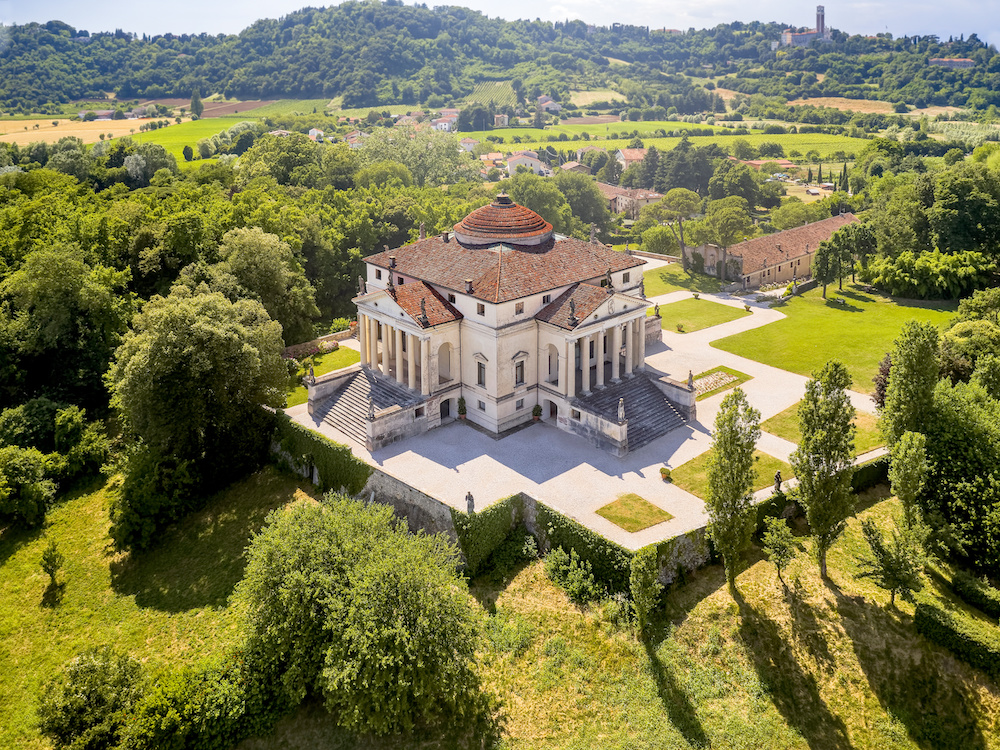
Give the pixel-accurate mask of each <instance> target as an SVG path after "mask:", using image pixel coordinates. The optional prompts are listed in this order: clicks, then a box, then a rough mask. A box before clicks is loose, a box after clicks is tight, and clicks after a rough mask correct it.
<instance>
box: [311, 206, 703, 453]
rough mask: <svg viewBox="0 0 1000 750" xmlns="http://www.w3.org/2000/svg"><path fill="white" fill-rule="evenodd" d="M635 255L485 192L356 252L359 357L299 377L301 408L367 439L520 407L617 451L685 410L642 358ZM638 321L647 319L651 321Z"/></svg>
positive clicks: (496, 424)
mask: <svg viewBox="0 0 1000 750" xmlns="http://www.w3.org/2000/svg"><path fill="white" fill-rule="evenodd" d="M644 264H645V261H644V260H642V259H640V258H637V257H635V256H632V255H629V254H627V253H618V252H614V251H613V250H612V249H611V248H610V247H607V246H605V245H602V244H599V243H597V242H594V241H590V242H587V241H583V240H578V239H574V238H572V237H566V236H563V235H560V234H557V233H555V232H554V231H553V229H552V225H551V224H549V223H548V222H546V221H545V220H544V219H542V217H541V216H539V215H538V214H536V213H535V212H533V211H530V210H528V209H527V208H524V207H522V206H519V205H517V204H515V203H514V202H513V201H511V199H510V198H509V197H507V196H506V195H504V194H500V195H498V196H497V198H496V199H495V200H494V201H493V202H492V203H491V204H490V205H488V206H484V207H482V208H480V209H477V210H475V211H473V212H472V213H470V214H469V215H468V216H466V217H465V218H464V219H463V220H462V221H461V222H459V223H458V224H456V225H455V227H454V230H453V231H451V232H445V233H443V234H441V235H438V236H433V237H425V236H421V238H420V239H419V240H417V241H416V242H413V243H411V244H409V245H405V246H403V247H399V248H396V249H394V250H389V249H386V250H385V251H384V252H381V253H377V254H375V255H371V256H369V257H367V258H366V259H365V266H366V274H365V277H364V278H361V279H359V283H360V290H359V294H358V296H356V297H355V298H354V300H353V301H354V303H355V305H357V308H358V334H359V339H360V345H361V347H360V349H361V362H360V364H359V365H355V366H353V367H352V368H348V369H347V370H341V371H337V372H334V373H329V374H328V375H324V376H320V377H318V378H314V379H313V380H312V381H311V382H309V384H308V386H309V413H310V414H311V415H312V416H313V419H314V420H317V421H319V420H323V421H326V422H328V423H329V424H331V425H333V426H334V427H335V428H336V429H338V430H339V431H340V432H342V433H343V434H345V435H347V436H348V437H350V438H351V439H353V440H355V441H357V442H359V443H362V444H364V445H365V446H366V447H367V448H368V449H369V450H377V449H379V448H381V447H384V446H386V445H389V444H391V443H394V442H396V441H397V440H400V439H403V438H406V437H410V436H413V435H417V434H420V433H423V432H426V431H427V430H430V429H432V428H434V427H437V426H438V425H440V424H442V423H445V422H449V421H452V420H454V419H455V417H456V415H457V414H458V413H459V407H460V405H464V406H466V407H467V412H468V413H467V415H464V414H463V415H462V416H467V419H468V421H470V422H473V423H474V424H475V425H477V426H478V427H479V428H481V429H483V430H486V431H487V432H489V433H491V434H494V435H502V434H503V433H505V432H507V431H508V430H511V429H513V428H515V427H517V426H519V425H522V424H524V423H525V422H530V421H531V420H532V418H533V416H534V415H533V412H534V413H535V414H536V415H537V414H538V413H539V412H540V416H541V418H542V419H545V420H551V422H552V423H553V424H555V425H556V426H558V427H559V428H560V429H563V430H566V431H568V432H572V433H575V434H578V435H581V436H584V437H586V438H587V439H589V440H590V441H591V442H592V443H593V444H594V445H596V446H599V447H601V448H603V449H605V450H608V451H610V452H611V453H613V454H615V455H619V456H621V455H624V454H625V453H626V452H628V451H629V450H634V449H636V448H638V447H640V446H641V445H644V444H646V443H648V442H650V441H652V440H654V439H656V438H657V437H659V436H661V435H663V434H665V433H666V432H668V431H669V430H671V429H674V428H675V427H679V426H681V425H682V424H683V423H684V421H685V419H689V418H691V417H692V416H693V414H694V405H695V401H694V396H695V392H694V389H693V388H692V387H689V386H688V384H686V383H675V382H673V381H670V380H668V379H666V378H658V377H652V376H651V375H650V374H649V373H647V372H646V371H645V370H646V368H645V351H646V342H647V335H648V334H647V331H649V332H650V333H651V334H653V335H654V336H655V337H656V338H657V339H658V337H659V333H660V328H659V320H658V319H657V318H653V317H649V318H648V317H647V315H646V308H647V307H649V303H648V302H647V301H646V300H645V298H644V296H643V292H642V288H643V287H642V266H643V265H644ZM651 323H652V324H653V325H650V324H651Z"/></svg>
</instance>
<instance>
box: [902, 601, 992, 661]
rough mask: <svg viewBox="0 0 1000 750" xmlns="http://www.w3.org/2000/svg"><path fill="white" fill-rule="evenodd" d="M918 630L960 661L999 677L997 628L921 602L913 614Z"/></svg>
mask: <svg viewBox="0 0 1000 750" xmlns="http://www.w3.org/2000/svg"><path fill="white" fill-rule="evenodd" d="M913 622H914V624H915V625H916V627H917V632H918V633H920V634H921V635H923V636H924V637H925V638H926V639H927V640H929V641H932V642H934V643H936V644H938V645H939V646H944V647H945V648H946V649H948V650H949V651H951V652H952V653H953V654H955V656H957V657H958V658H959V659H961V660H962V661H965V662H968V663H969V664H971V665H972V666H974V667H976V668H978V669H981V670H983V671H984V672H986V673H987V674H989V675H990V676H991V677H993V678H1000V630H998V629H997V628H995V627H993V626H990V625H985V624H982V623H979V622H976V621H975V620H972V619H971V618H968V617H963V616H961V615H953V614H949V613H948V612H945V611H944V610H943V609H941V608H940V607H938V606H936V605H933V604H926V603H924V602H921V603H919V604H918V605H917V609H916V612H915V613H914V615H913Z"/></svg>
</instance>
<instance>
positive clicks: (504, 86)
mask: <svg viewBox="0 0 1000 750" xmlns="http://www.w3.org/2000/svg"><path fill="white" fill-rule="evenodd" d="M466 101H467V102H469V103H470V104H471V103H473V102H479V103H480V104H489V103H490V102H493V103H494V104H496V106H497V107H506V106H508V105H509V106H511V107H513V106H516V105H517V95H516V94H515V93H514V87H513V86H511V85H510V81H484V82H483V83H477V84H476V87H475V88H474V89H473V90H472V93H471V94H469V96H468V97H466Z"/></svg>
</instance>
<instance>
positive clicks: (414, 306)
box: [360, 281, 462, 328]
mask: <svg viewBox="0 0 1000 750" xmlns="http://www.w3.org/2000/svg"><path fill="white" fill-rule="evenodd" d="M383 293H384V294H388V295H389V296H390V297H392V298H393V300H395V302H396V304H397V305H399V306H400V307H401V308H402V309H403V312H405V313H406V314H407V315H409V316H410V317H411V318H412V319H413V322H415V323H416V324H417V325H418V326H420V327H421V328H433V327H434V326H437V325H441V324H442V323H451V322H452V321H455V320H461V319H462V313H460V312H459V311H458V310H456V309H455V308H454V307H453V306H452V305H451V304H449V302H448V301H447V300H446V299H445V298H444V297H442V296H441V295H440V294H438V293H437V292H436V291H435V290H434V288H433V287H431V286H428V285H427V284H425V283H424V282H422V281H412V282H410V283H409V284H400V285H396V286H392V287H388V288H386V289H384V290H382V289H379V290H378V291H375V292H369V293H368V294H365V295H362V297H360V299H365V298H373V299H374V298H375V297H377V296H381V295H382V294H383ZM421 300H423V302H424V309H423V310H421V308H420V302H421ZM425 312H426V314H427V322H426V323H425V322H424V320H423V317H424V313H425Z"/></svg>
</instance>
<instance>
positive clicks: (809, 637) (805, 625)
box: [788, 577, 834, 672]
mask: <svg viewBox="0 0 1000 750" xmlns="http://www.w3.org/2000/svg"><path fill="white" fill-rule="evenodd" d="M788 609H789V612H790V613H791V615H792V637H793V638H795V639H796V640H797V641H799V643H801V644H802V645H803V646H804V647H805V649H806V651H808V652H809V655H810V656H812V657H813V658H814V659H815V660H816V663H817V664H818V665H819V666H820V667H821V668H822V669H823V670H824V671H826V672H830V671H831V670H832V669H833V667H834V659H833V655H832V654H831V653H830V646H829V644H828V643H827V641H826V637H825V636H824V635H823V628H822V626H821V624H820V621H819V618H817V617H816V612H815V610H813V608H812V607H811V606H810V605H809V602H808V601H807V594H806V591H805V590H804V588H803V586H802V581H801V580H800V579H799V578H798V577H796V578H795V580H794V581H792V586H791V588H789V589H788Z"/></svg>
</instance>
